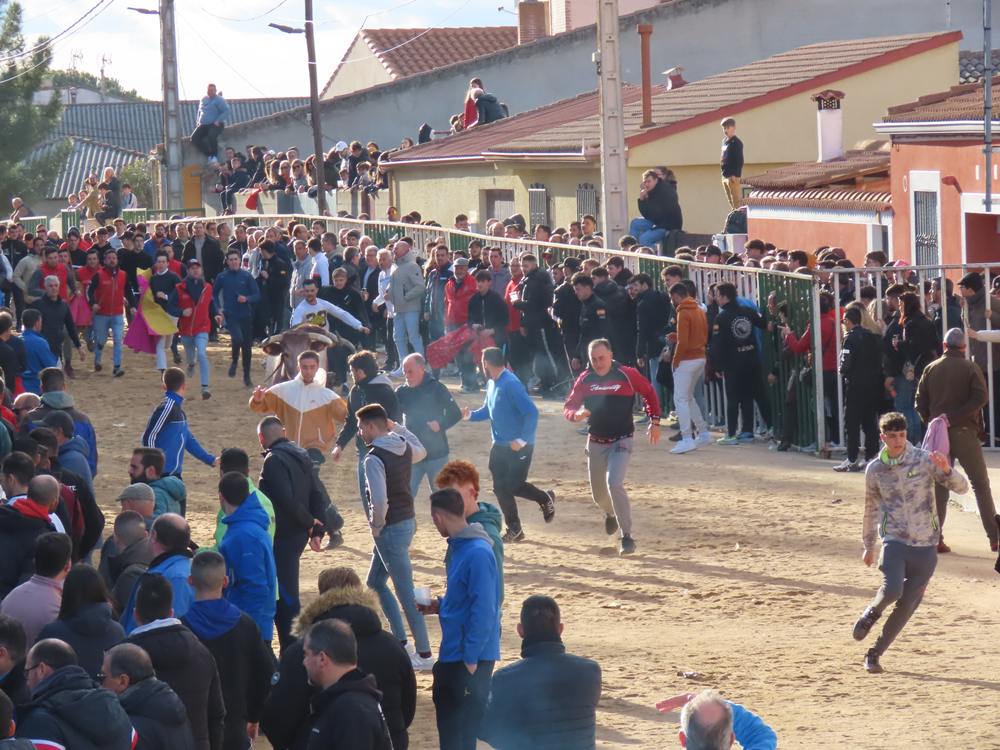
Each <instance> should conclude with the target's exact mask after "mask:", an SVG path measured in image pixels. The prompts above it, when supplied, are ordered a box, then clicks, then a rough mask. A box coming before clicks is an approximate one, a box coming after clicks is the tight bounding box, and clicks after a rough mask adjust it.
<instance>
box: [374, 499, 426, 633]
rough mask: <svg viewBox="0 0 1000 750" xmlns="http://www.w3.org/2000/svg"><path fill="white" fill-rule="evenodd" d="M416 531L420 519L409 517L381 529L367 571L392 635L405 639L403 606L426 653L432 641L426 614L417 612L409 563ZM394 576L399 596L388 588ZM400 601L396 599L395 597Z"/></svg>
mask: <svg viewBox="0 0 1000 750" xmlns="http://www.w3.org/2000/svg"><path fill="white" fill-rule="evenodd" d="M416 530H417V522H416V521H415V520H414V519H412V518H410V519H408V520H406V521H397V522H396V523H394V524H391V525H389V526H386V527H385V528H384V529H382V533H380V534H379V535H378V537H377V538H376V539H375V548H374V549H373V550H372V565H371V568H370V569H369V570H368V587H369V588H371V589H373V590H374V591H375V593H376V594H378V599H379V602H380V603H381V604H382V611H383V612H384V613H385V619H387V620H388V621H389V627H390V628H391V629H392V634H393V635H394V636H396V638H397V640H399V641H400V642H406V628H404V627H403V617H402V615H401V614H400V611H399V606H400V604H402V605H403V611H404V612H405V613H406V621H407V622H408V623H409V624H410V630H411V631H412V632H413V645H414V647H415V648H416V649H417V653H427V652H428V651H430V650H431V642H430V639H429V638H428V637H427V625H426V623H424V616H423V615H422V614H420V612H419V611H417V603H416V600H415V599H414V598H413V567H412V565H411V564H410V543H411V542H412V541H413V534H414V532H416ZM390 578H391V579H392V585H393V588H395V589H396V596H393V595H392V592H391V591H390V590H389V579H390ZM397 597H398V598H399V601H398V602H397V601H396V598H397Z"/></svg>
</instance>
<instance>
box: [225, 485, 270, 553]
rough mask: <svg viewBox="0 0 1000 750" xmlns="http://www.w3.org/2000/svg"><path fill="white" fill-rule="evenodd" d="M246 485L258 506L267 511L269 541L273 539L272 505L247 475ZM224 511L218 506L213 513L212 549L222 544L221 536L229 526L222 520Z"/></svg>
mask: <svg viewBox="0 0 1000 750" xmlns="http://www.w3.org/2000/svg"><path fill="white" fill-rule="evenodd" d="M247 487H248V489H249V490H250V492H252V493H254V494H255V495H257V502H258V503H260V507H261V508H263V509H264V512H265V513H267V520H268V524H267V535H268V536H269V537H271V541H272V542H273V541H274V505H273V504H272V503H271V499H270V498H269V497H268V496H267V495H265V494H264V493H263V492H261V491H260V489H259V488H258V487H257V485H255V484H254V483H253V480H252V479H251V478H250V477H247ZM225 517H226V515H225V513H223V512H222V508H219V512H218V513H216V515H215V546H214V547H213V549H215V550H218V549H219V545H220V544H222V540H223V538H224V537H225V536H226V531H228V530H229V526H228V525H227V524H224V523H223V522H222V519H223V518H225Z"/></svg>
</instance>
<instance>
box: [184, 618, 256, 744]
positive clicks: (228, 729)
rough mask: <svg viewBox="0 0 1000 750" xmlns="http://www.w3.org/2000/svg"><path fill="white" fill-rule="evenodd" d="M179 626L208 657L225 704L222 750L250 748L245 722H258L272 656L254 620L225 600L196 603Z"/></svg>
mask: <svg viewBox="0 0 1000 750" xmlns="http://www.w3.org/2000/svg"><path fill="white" fill-rule="evenodd" d="M183 623H184V624H185V625H186V626H187V627H188V628H190V630H191V632H193V633H194V634H195V635H196V636H198V640H200V641H201V642H202V643H203V644H204V646H205V647H206V648H207V649H208V650H209V651H210V652H211V654H212V658H213V659H215V665H216V667H217V668H218V670H219V682H220V683H221V686H222V698H223V702H224V703H225V705H226V719H225V738H224V741H223V746H222V747H223V750H230V749H233V750H244V748H246V747H247V746H248V739H247V722H254V723H256V722H257V721H259V720H260V713H261V710H262V708H263V706H264V699H265V698H266V697H267V693H268V690H269V689H270V687H271V677H272V676H273V674H274V655H273V654H272V653H271V645H270V643H265V641H264V640H263V639H262V638H261V633H260V630H259V629H258V628H257V625H256V624H255V623H254V621H253V619H252V618H251V617H250V616H249V615H247V614H245V613H243V612H240V610H239V609H237V608H236V607H235V606H234V605H233V604H232V602H230V601H228V600H227V599H203V600H199V601H196V602H194V603H193V604H192V605H191V609H189V610H188V611H187V614H186V615H184V619H183Z"/></svg>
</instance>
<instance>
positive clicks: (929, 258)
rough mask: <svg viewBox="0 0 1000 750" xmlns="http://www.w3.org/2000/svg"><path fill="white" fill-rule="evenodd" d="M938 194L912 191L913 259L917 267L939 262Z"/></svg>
mask: <svg viewBox="0 0 1000 750" xmlns="http://www.w3.org/2000/svg"><path fill="white" fill-rule="evenodd" d="M938 246H939V237H938V194H937V193H936V192H934V191H932V190H914V191H913V257H914V260H915V261H916V264H917V265H918V266H930V265H936V264H937V263H938V262H939V257H940V253H939V247H938Z"/></svg>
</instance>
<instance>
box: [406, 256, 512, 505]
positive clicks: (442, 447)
mask: <svg viewBox="0 0 1000 750" xmlns="http://www.w3.org/2000/svg"><path fill="white" fill-rule="evenodd" d="M486 273H489V272H488V271H487V272H486ZM491 294H492V292H491ZM473 299H475V298H473ZM504 308H505V309H506V305H505V306H504ZM403 377H404V378H405V379H406V382H405V383H404V384H403V385H401V386H399V388H397V389H396V398H397V399H398V400H399V406H400V408H401V409H402V410H403V421H404V423H405V424H406V429H408V430H410V431H411V432H412V433H413V434H414V435H416V436H417V439H418V440H419V441H420V442H421V443H422V444H423V446H424V448H425V449H426V450H427V455H426V456H425V457H424V459H423V460H422V461H418V462H417V463H415V464H413V470H412V472H411V474H410V494H411V495H413V498H414V499H416V497H417V494H418V492H419V491H420V483H421V482H422V481H423V479H424V477H426V478H427V484H428V486H430V488H431V492H433V491H434V490H435V487H434V479H435V478H436V477H437V475H438V472H440V471H441V469H442V468H444V465H445V464H446V463H448V453H449V450H450V449H449V446H448V435H447V433H448V430H450V429H451V428H452V427H454V426H455V425H456V424H458V423H459V422H460V421H461V420H462V410H461V409H460V408H459V406H458V404H456V403H455V399H454V398H452V396H451V392H450V391H449V390H448V388H447V386H445V385H444V384H443V383H441V382H439V381H438V380H436V379H435V378H434V376H433V375H431V373H429V372H428V371H427V361H426V360H425V359H424V357H423V355H422V354H417V353H416V352H414V353H413V354H410V355H409V356H407V357H406V359H404V360H403Z"/></svg>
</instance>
